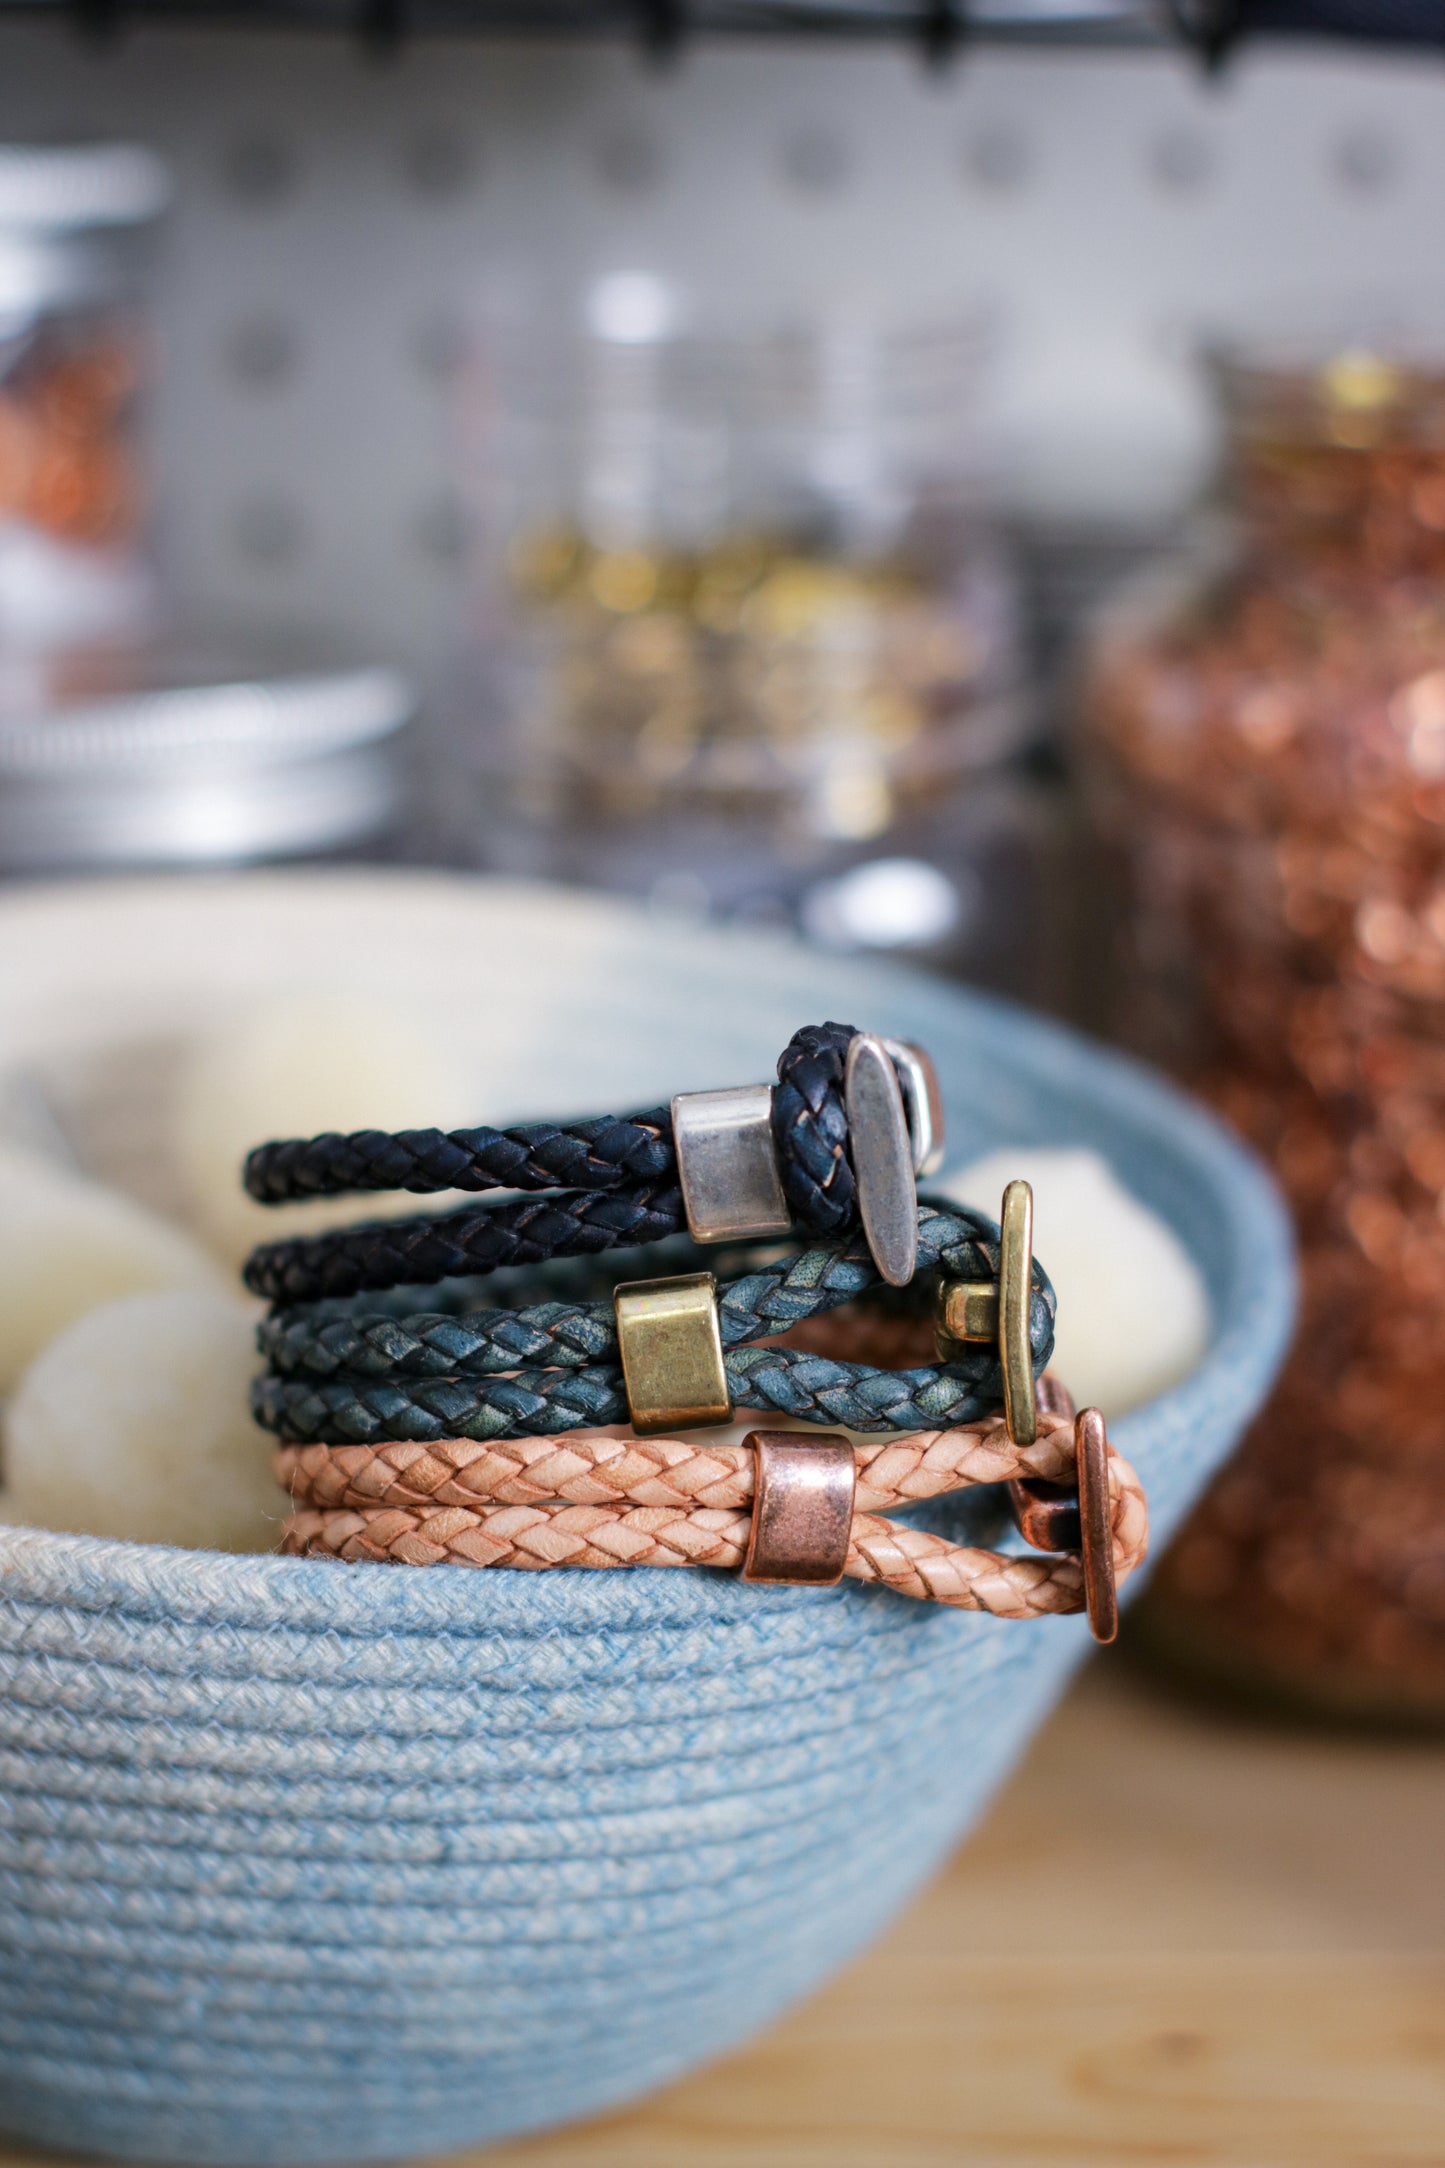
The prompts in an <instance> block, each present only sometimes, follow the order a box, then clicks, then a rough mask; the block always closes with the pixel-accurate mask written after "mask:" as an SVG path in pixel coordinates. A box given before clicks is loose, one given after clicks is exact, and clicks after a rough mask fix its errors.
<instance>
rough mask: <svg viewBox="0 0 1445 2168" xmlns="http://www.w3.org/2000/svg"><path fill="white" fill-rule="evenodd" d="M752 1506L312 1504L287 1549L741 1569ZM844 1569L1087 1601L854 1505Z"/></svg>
mask: <svg viewBox="0 0 1445 2168" xmlns="http://www.w3.org/2000/svg"><path fill="white" fill-rule="evenodd" d="M1109 1494H1110V1509H1111V1522H1112V1536H1113V1551H1114V1569H1115V1574H1116V1577H1117V1578H1118V1579H1119V1580H1123V1579H1124V1577H1125V1576H1126V1575H1127V1574H1128V1573H1130V1572H1131V1571H1132V1570H1133V1568H1134V1567H1135V1566H1136V1565H1138V1563H1139V1561H1140V1560H1141V1559H1142V1558H1143V1556H1144V1553H1145V1549H1146V1547H1147V1543H1148V1514H1147V1509H1146V1507H1145V1503H1144V1493H1143V1488H1142V1486H1141V1484H1140V1482H1139V1478H1138V1476H1137V1475H1136V1474H1135V1472H1134V1470H1133V1469H1132V1468H1131V1467H1130V1465H1129V1463H1128V1462H1127V1461H1126V1460H1124V1459H1123V1457H1122V1456H1121V1455H1120V1454H1118V1453H1115V1452H1113V1451H1112V1449H1111V1451H1110V1458H1109ZM751 1524H752V1516H751V1513H750V1512H748V1511H747V1510H739V1509H737V1508H729V1507H717V1506H692V1507H683V1508H678V1507H676V1506H672V1505H656V1506H647V1505H632V1504H630V1503H629V1504H607V1505H574V1504H570V1503H563V1502H560V1501H554V1502H552V1503H550V1504H527V1505H483V1506H449V1505H427V1506H420V1507H403V1506H366V1507H358V1508H341V1509H337V1510H315V1509H310V1508H308V1509H305V1510H303V1511H301V1512H298V1513H295V1514H293V1515H292V1516H291V1518H290V1519H289V1520H288V1521H287V1522H286V1523H285V1525H284V1527H283V1530H282V1538H281V1548H282V1550H283V1551H286V1552H288V1553H290V1554H291V1555H293V1556H295V1555H301V1556H306V1557H311V1558H333V1559H341V1560H346V1561H348V1562H363V1561H375V1562H387V1561H390V1562H394V1563H397V1564H403V1565H410V1566H434V1565H448V1564H449V1565H466V1566H483V1567H485V1566H509V1567H512V1568H514V1569H515V1568H521V1569H523V1570H530V1571H538V1570H543V1569H546V1568H548V1567H554V1566H591V1567H615V1566H713V1567H720V1568H723V1569H732V1570H734V1571H736V1570H737V1568H738V1567H740V1566H741V1565H742V1562H743V1559H744V1557H745V1555H746V1552H747V1545H748V1536H749V1533H750V1530H751ZM843 1570H844V1573H845V1575H846V1576H847V1578H848V1579H850V1580H855V1581H862V1582H868V1583H873V1584H875V1585H880V1586H883V1587H886V1588H891V1589H894V1590H895V1591H896V1592H897V1593H898V1594H900V1595H904V1596H912V1597H915V1598H918V1599H920V1600H924V1601H929V1602H933V1603H942V1604H948V1605H951V1606H952V1607H953V1608H955V1609H957V1610H965V1611H987V1612H990V1613H991V1614H992V1615H993V1616H994V1617H995V1618H1015V1619H1018V1618H1040V1617H1044V1616H1048V1615H1051V1614H1052V1615H1057V1614H1059V1613H1066V1612H1074V1611H1081V1610H1082V1609H1083V1608H1084V1589H1083V1572H1082V1568H1081V1566H1080V1563H1079V1561H1078V1559H1076V1558H1073V1557H1068V1556H1056V1555H1049V1554H1040V1553H1037V1552H1034V1553H1030V1554H1029V1555H1027V1556H1013V1555H1010V1554H1008V1553H1004V1552H998V1551H985V1550H978V1549H974V1548H973V1547H971V1546H967V1545H964V1544H957V1543H950V1542H949V1541H948V1540H947V1539H946V1538H945V1537H942V1536H936V1535H932V1534H931V1533H929V1532H928V1531H927V1530H925V1529H922V1528H910V1527H908V1526H906V1525H904V1524H902V1523H900V1522H897V1521H890V1520H887V1519H884V1518H882V1517H880V1516H879V1515H877V1514H873V1513H869V1512H858V1511H855V1513H854V1516H853V1525H852V1530H851V1533H850V1536H849V1543H848V1558H847V1563H846V1565H845V1566H844V1569H843Z"/></svg>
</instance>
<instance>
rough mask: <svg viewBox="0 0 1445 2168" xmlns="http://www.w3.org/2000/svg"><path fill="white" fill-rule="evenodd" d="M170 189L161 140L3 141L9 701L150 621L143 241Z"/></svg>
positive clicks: (4, 587) (1, 495)
mask: <svg viewBox="0 0 1445 2168" xmlns="http://www.w3.org/2000/svg"><path fill="white" fill-rule="evenodd" d="M166 194H167V181H166V175H165V171H164V168H163V167H162V166H161V164H160V163H159V161H158V160H157V159H156V158H154V157H153V156H152V155H151V153H150V152H149V151H145V150H141V149H138V148H133V147H129V146H124V145H114V144H112V145H97V146H93V147H84V148H82V147H78V146H77V147H53V148H22V147H18V146H14V145H8V146H7V145H0V707H3V706H4V705H5V704H6V699H7V695H8V694H9V692H10V691H11V690H12V687H14V686H16V684H17V683H18V691H19V697H20V699H21V700H22V702H23V701H27V700H29V699H31V698H33V696H34V692H35V686H34V684H33V682H32V680H31V675H30V660H31V658H32V657H33V656H34V655H36V654H37V653H43V652H45V651H48V650H51V649H53V648H55V647H57V646H65V645H68V644H70V643H72V642H76V641H89V640H96V639H106V638H110V637H112V636H121V637H128V636H131V635H133V634H134V633H135V632H136V631H137V630H138V629H139V628H140V627H141V626H142V625H143V624H144V622H145V618H146V614H147V611H148V608H149V604H150V582H149V577H148V573H147V567H146V563H145V557H144V553H143V550H142V547H141V540H142V531H143V522H144V517H145V511H146V488H145V481H144V475H143V468H142V461H141V457H140V448H139V442H138V420H139V415H140V412H141V394H142V391H143V388H144V381H145V377H146V373H147V365H148V360H149V356H148V351H147V344H146V334H145V324H144V318H143V313H142V295H143V277H142V272H143V251H142V245H141V243H142V236H143V234H144V229H145V228H146V227H147V226H148V225H149V223H150V222H151V221H152V220H153V219H154V218H155V216H156V215H157V213H158V212H159V211H160V209H161V207H162V205H163V204H164V201H165V198H166Z"/></svg>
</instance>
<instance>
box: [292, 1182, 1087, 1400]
mask: <svg viewBox="0 0 1445 2168" xmlns="http://www.w3.org/2000/svg"><path fill="white" fill-rule="evenodd" d="M918 1228H919V1236H918V1250H919V1264H920V1267H921V1268H923V1269H928V1268H933V1269H935V1270H937V1269H940V1268H941V1269H942V1270H944V1271H947V1272H949V1273H951V1274H953V1275H954V1276H956V1277H957V1278H960V1279H971V1280H986V1279H991V1278H993V1277H994V1276H995V1274H996V1273H997V1270H998V1247H997V1242H996V1240H991V1239H990V1237H991V1235H992V1222H991V1221H989V1220H987V1219H985V1218H984V1217H983V1215H982V1214H981V1213H975V1212H971V1211H969V1210H968V1209H967V1208H965V1207H961V1206H960V1207H954V1208H953V1209H951V1210H949V1211H948V1212H942V1211H940V1210H939V1208H938V1207H937V1206H934V1205H929V1204H923V1205H920V1207H919V1212H918ZM876 1284H877V1273H876V1271H875V1270H874V1268H873V1264H872V1260H871V1258H870V1257H869V1254H868V1250H867V1246H866V1244H865V1243H864V1242H863V1241H862V1239H861V1237H854V1238H853V1239H852V1240H850V1241H849V1242H848V1243H847V1244H846V1245H843V1246H839V1247H836V1248H833V1249H826V1250H825V1249H812V1250H808V1251H805V1252H804V1253H803V1254H802V1255H801V1256H797V1257H791V1258H788V1259H787V1260H785V1261H784V1262H783V1263H781V1264H776V1265H769V1266H767V1267H765V1268H763V1269H761V1270H758V1271H754V1272H749V1273H746V1274H744V1275H743V1276H742V1277H741V1278H740V1279H736V1280H734V1281H732V1282H731V1283H730V1284H729V1285H728V1286H726V1287H725V1288H723V1289H722V1290H721V1292H720V1294H719V1298H718V1321H719V1324H720V1326H721V1330H722V1341H723V1346H724V1347H725V1348H726V1347H740V1346H742V1345H743V1344H744V1343H746V1342H747V1341H750V1340H760V1339H763V1338H764V1337H766V1336H767V1335H768V1334H770V1333H783V1332H787V1331H789V1330H791V1329H792V1328H794V1327H797V1326H800V1325H802V1324H804V1323H805V1322H806V1321H807V1320H808V1319H810V1318H813V1317H816V1316H818V1315H819V1314H820V1313H822V1312H823V1311H826V1310H829V1309H833V1308H836V1307H837V1306H838V1305H839V1304H842V1303H848V1302H852V1301H854V1300H855V1298H856V1297H857V1296H859V1295H861V1294H863V1293H865V1292H866V1291H867V1290H868V1289H870V1288H872V1287H874V1286H876ZM1036 1299H1038V1300H1039V1301H1040V1302H1041V1303H1042V1301H1043V1296H1042V1294H1040V1295H1039V1296H1038V1297H1037V1298H1036ZM1037 1323H1038V1328H1039V1331H1040V1333H1042V1332H1043V1330H1044V1329H1045V1325H1044V1320H1043V1318H1042V1317H1040V1319H1039V1320H1038V1321H1037ZM258 1345H259V1346H260V1349H261V1352H262V1354H263V1355H264V1356H265V1357H266V1359H267V1361H268V1362H269V1363H270V1365H271V1368H272V1369H273V1370H274V1371H276V1372H277V1373H278V1375H281V1376H284V1377H316V1378H335V1377H338V1376H342V1375H349V1376H352V1377H366V1378H382V1377H385V1378H403V1377H414V1378H428V1377H498V1376H502V1375H505V1374H507V1373H509V1372H511V1371H515V1370H520V1369H523V1368H525V1367H527V1366H528V1365H531V1364H538V1365H545V1366H547V1367H548V1368H557V1369H581V1368H584V1367H586V1366H587V1365H589V1364H593V1363H604V1362H613V1363H615V1362H616V1361H617V1360H618V1359H619V1358H618V1349H617V1328H616V1319H615V1314H614V1311H613V1307H612V1304H611V1303H610V1302H544V1303H536V1304H532V1305H530V1306H528V1307H526V1308H524V1309H520V1310H504V1309H477V1310H470V1311H466V1312H464V1313H463V1314H462V1315H460V1316H457V1315H453V1314H450V1313H442V1312H432V1311H421V1312H419V1313H417V1314H415V1315H413V1316H410V1317H405V1318H403V1317H397V1316H394V1315H391V1314H386V1313H383V1314H374V1313H367V1312H365V1311H356V1312H342V1313H341V1314H339V1315H338V1314H337V1313H336V1312H334V1311H322V1312H319V1313H318V1312H315V1311H313V1310H311V1309H309V1308H307V1307H305V1306H300V1307H297V1308H295V1309H290V1310H286V1311H283V1312H280V1313H277V1314H274V1315H273V1316H271V1317H269V1318H267V1319H266V1320H265V1321H264V1323H263V1324H262V1326H261V1328H260V1332H259V1335H258Z"/></svg>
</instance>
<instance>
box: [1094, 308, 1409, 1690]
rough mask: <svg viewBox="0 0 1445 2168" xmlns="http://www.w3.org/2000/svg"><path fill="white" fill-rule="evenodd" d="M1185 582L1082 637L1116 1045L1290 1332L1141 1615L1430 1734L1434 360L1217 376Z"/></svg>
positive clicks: (1198, 1655)
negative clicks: (1222, 1158) (1196, 530)
mask: <svg viewBox="0 0 1445 2168" xmlns="http://www.w3.org/2000/svg"><path fill="white" fill-rule="evenodd" d="M1219 383H1220V388H1221V391H1222V394H1223V399H1224V405H1225V414H1226V421H1227V430H1226V438H1227V460H1226V469H1225V486H1224V489H1223V491H1222V493H1221V494H1222V503H1221V507H1220V508H1219V511H1220V512H1221V513H1222V521H1218V522H1217V523H1216V526H1215V529H1214V531H1213V533H1212V534H1211V537H1210V540H1209V543H1208V546H1207V548H1206V551H1205V554H1204V559H1203V561H1201V562H1198V563H1196V564H1194V565H1193V566H1192V567H1190V568H1189V569H1187V570H1186V571H1184V572H1183V573H1180V572H1178V571H1175V572H1171V573H1170V574H1169V576H1168V577H1167V579H1166V580H1165V581H1164V582H1163V583H1161V584H1160V585H1158V586H1157V587H1156V588H1155V590H1154V591H1153V592H1152V593H1150V594H1147V595H1145V594H1143V593H1136V594H1135V595H1134V596H1133V597H1131V598H1130V599H1129V600H1128V601H1127V602H1126V603H1125V604H1124V605H1123V606H1122V607H1121V608H1120V610H1119V611H1118V612H1117V613H1115V614H1114V615H1113V617H1112V618H1111V620H1110V621H1109V622H1108V623H1107V624H1106V625H1105V626H1104V627H1103V628H1102V629H1101V631H1100V634H1099V637H1098V639H1097V641H1096V642H1095V645H1094V649H1093V654H1092V659H1091V663H1090V667H1089V670H1088V677H1087V690H1086V702H1085V705H1086V719H1087V733H1086V765H1087V768H1088V772H1089V778H1090V784H1091V795H1092V800H1093V805H1094V809H1095V812H1096V815H1097V820H1098V824H1099V828H1100V831H1101V833H1102V835H1103V836H1104V838H1105V840H1106V843H1107V845H1108V847H1109V850H1110V852H1111V854H1112V856H1113V859H1114V862H1115V865H1116V867H1117V869H1118V871H1119V873H1120V876H1121V894H1122V896H1123V898H1124V903H1125V907H1124V909H1123V911H1122V912H1121V914H1120V920H1119V927H1118V934H1119V950H1120V957H1121V964H1122V969H1121V974H1120V979H1119V987H1120V991H1121V994H1122V1000H1121V1003H1120V1013H1119V1022H1120V1028H1121V1030H1122V1032H1123V1035H1124V1036H1126V1037H1127V1038H1129V1039H1131V1040H1132V1041H1133V1042H1134V1043H1135V1044H1136V1045H1138V1046H1140V1047H1141V1048H1142V1050H1144V1051H1147V1052H1150V1053H1152V1054H1154V1055H1156V1056H1159V1055H1162V1056H1164V1057H1165V1058H1166V1059H1168V1060H1169V1061H1170V1062H1172V1064H1173V1066H1174V1067H1175V1068H1176V1069H1177V1070H1178V1071H1179V1072H1180V1073H1181V1074H1182V1075H1183V1076H1184V1077H1185V1078H1186V1079H1187V1080H1188V1081H1189V1082H1190V1083H1192V1084H1193V1085H1194V1086H1195V1087H1196V1088H1197V1089H1198V1090H1200V1091H1202V1092H1203V1093H1204V1094H1205V1095H1206V1096H1207V1097H1208V1098H1209V1099H1211V1100H1212V1101H1213V1102H1214V1104H1215V1105H1216V1106H1217V1107H1219V1108H1221V1109H1222V1110H1223V1111H1224V1112H1225V1113H1226V1114H1227V1115H1228V1116H1229V1117H1230V1118H1231V1119H1232V1120H1233V1121H1234V1123H1235V1124H1236V1125H1237V1126H1238V1128H1239V1129H1240V1130H1241V1131H1242V1132H1243V1133H1244V1135H1245V1136H1246V1137H1248V1138H1249V1139H1250V1140H1251V1141H1252V1142H1253V1143H1254V1144H1255V1145H1256V1146H1257V1147H1258V1148H1259V1149H1260V1150H1261V1151H1262V1152H1263V1153H1264V1154H1265V1155H1266V1157H1267V1158H1268V1159H1269V1160H1270V1161H1271V1162H1272V1164H1273V1166H1274V1167H1275V1169H1276V1171H1277V1173H1278V1175H1279V1177H1280V1179H1281V1181H1282V1182H1283V1184H1284V1187H1285V1189H1286V1191H1287V1193H1288V1195H1289V1197H1290V1200H1291V1202H1292V1205H1293V1208H1294V1212H1295V1216H1296V1220H1297V1224H1298V1228H1299V1235H1300V1242H1301V1250H1302V1262H1303V1287H1304V1295H1303V1312H1302V1318H1301V1325H1300V1332H1299V1339H1298V1343H1297V1347H1296V1351H1295V1354H1294V1357H1293V1360H1292V1363H1291V1365H1290V1367H1289V1369H1288V1371H1287V1373H1286V1376H1285V1379H1284V1382H1283V1384H1282V1386H1281V1388H1280V1390H1279V1393H1278V1395H1277V1397H1276V1399H1275V1401H1274V1403H1273V1404H1272V1405H1271V1407H1270V1408H1269V1409H1268V1411H1267V1413H1266V1414H1265V1416H1264V1417H1263V1418H1262V1420H1261V1421H1260V1423H1259V1424H1258V1425H1257V1427H1256V1429H1255V1431H1254V1433H1253V1435H1252V1436H1251V1437H1250V1439H1249V1440H1248V1442H1247V1443H1246V1445H1245V1446H1244V1448H1243V1450H1242V1451H1241V1453H1240V1455H1239V1457H1238V1459H1237V1460H1236V1461H1235V1462H1234V1464H1233V1465H1232V1466H1231V1467H1230V1468H1229V1469H1228V1470H1227V1472H1226V1473H1225V1474H1224V1475H1223V1476H1222V1477H1221V1478H1220V1480H1219V1481H1218V1482H1217V1483H1216V1485H1215V1487H1214V1489H1213V1490H1212V1491H1211V1492H1210V1493H1209V1495H1208V1497H1207V1498H1206V1500H1205V1501H1204V1504H1203V1506H1202V1508H1201V1509H1200V1511H1199V1512H1198V1514H1197V1515H1196V1517H1195V1519H1194V1521H1193V1522H1192V1524H1191V1525H1190V1526H1189V1528H1188V1530H1187V1532H1186V1533H1185V1534H1184V1536H1183V1537H1182V1538H1181V1539H1180V1541H1179V1542H1178V1544H1177V1545H1176V1547H1175V1549H1174V1551H1173V1552H1172V1553H1171V1555H1170V1556H1169V1557H1168V1558H1167V1559H1166V1560H1165V1561H1164V1563H1163V1566H1162V1568H1161V1570H1160V1572H1159V1575H1158V1577H1157V1579H1156V1582H1155V1585H1154V1589H1153V1591H1152V1594H1151V1597H1150V1600H1149V1604H1148V1608H1147V1613H1146V1619H1145V1624H1146V1627H1147V1630H1148V1631H1149V1633H1150V1634H1151V1635H1152V1637H1153V1639H1154V1641H1155V1643H1156V1644H1157V1645H1158V1646H1160V1647H1161V1648H1165V1649H1167V1650H1168V1651H1169V1652H1171V1653H1172V1654H1173V1655H1174V1656H1175V1657H1176V1658H1177V1659H1178V1660H1179V1661H1180V1662H1182V1663H1184V1664H1185V1665H1187V1666H1189V1667H1191V1668H1193V1669H1194V1670H1196V1671H1201V1672H1204V1673H1206V1674H1208V1675H1209V1676H1210V1677H1212V1678H1214V1679H1216V1680H1221V1681H1229V1682H1233V1683H1236V1684H1238V1685H1241V1686H1244V1687H1246V1688H1248V1689H1251V1690H1253V1691H1255V1692H1257V1693H1259V1694H1262V1695H1266V1696H1272V1697H1278V1696H1281V1695H1284V1696H1287V1697H1289V1698H1291V1699H1293V1700H1295V1701H1303V1702H1305V1703H1308V1704H1310V1705H1311V1706H1313V1707H1316V1708H1324V1709H1330V1710H1335V1711H1348V1712H1352V1713H1358V1714H1362V1715H1367V1716H1370V1717H1377V1718H1378V1717H1384V1718H1390V1719H1400V1720H1404V1721H1428V1722H1431V1723H1438V1722H1439V1721H1440V1720H1441V1719H1442V1718H1445V1334H1442V1331H1441V1317H1442V1306H1445V361H1441V360H1439V359H1436V358H1432V357H1428V356H1427V357H1425V358H1421V357H1420V356H1418V355H1416V356H1410V355H1407V354H1406V353H1405V352H1404V351H1403V349H1401V348H1400V347H1398V346H1397V345H1389V346H1385V347H1383V348H1381V349H1377V348H1375V347H1372V346H1365V345H1358V346H1350V347H1346V348H1341V349H1339V350H1336V351H1334V352H1333V353H1331V354H1330V355H1329V356H1328V357H1327V358H1324V359H1318V358H1314V357H1301V356H1299V355H1278V354H1275V355H1268V354H1255V355H1248V356H1243V357H1241V356H1234V357H1231V358H1230V359H1228V360H1226V361H1224V362H1222V363H1221V364H1220V366H1219Z"/></svg>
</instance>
